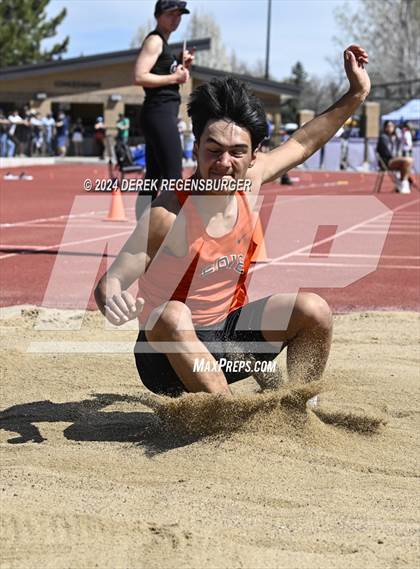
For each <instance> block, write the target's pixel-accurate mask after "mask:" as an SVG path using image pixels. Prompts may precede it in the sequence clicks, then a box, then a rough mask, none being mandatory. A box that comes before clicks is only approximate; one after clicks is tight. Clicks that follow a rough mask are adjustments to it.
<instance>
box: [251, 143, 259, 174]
mask: <svg viewBox="0 0 420 569" xmlns="http://www.w3.org/2000/svg"><path fill="white" fill-rule="evenodd" d="M260 150H261V143H260V144H259V145H258V146H257V148H255V149H254V150H253V151H252V153H251V162H250V163H249V166H248V168H252V167H253V165H254V164H255V161H256V160H257V155H258V152H259V151H260Z"/></svg>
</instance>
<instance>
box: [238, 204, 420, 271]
mask: <svg viewBox="0 0 420 569" xmlns="http://www.w3.org/2000/svg"><path fill="white" fill-rule="evenodd" d="M419 202H420V198H417V199H415V200H412V201H410V202H407V203H405V204H402V205H400V206H398V207H396V208H395V209H394V210H391V211H386V212H384V213H380V214H379V215H376V216H375V217H372V218H371V219H367V220H365V221H362V222H361V223H356V224H355V225H352V226H351V227H348V228H347V229H344V230H343V231H340V232H339V233H336V234H335V235H332V236H331V237H326V238H325V239H321V240H320V241H316V242H315V243H310V244H309V245H305V246H303V247H300V248H299V249H295V251H290V253H285V254H284V255H280V256H279V257H275V258H274V259H271V260H270V261H269V262H268V263H262V264H258V265H254V266H253V267H251V268H250V270H249V272H250V273H252V272H254V271H260V270H261V269H264V268H266V267H267V265H270V264H272V263H276V262H277V261H282V260H283V259H290V257H294V256H295V255H297V254H299V253H304V252H305V251H310V250H311V249H313V248H314V247H316V246H318V245H323V244H324V243H329V242H330V241H334V239H337V238H338V237H341V236H342V235H347V234H348V233H351V232H353V231H355V230H357V229H358V228H359V227H363V226H365V225H366V224H367V223H370V222H371V221H375V220H377V219H383V218H385V217H386V216H390V215H393V213H394V212H396V211H400V210H401V209H404V208H406V207H409V206H412V205H413V204H416V203H419Z"/></svg>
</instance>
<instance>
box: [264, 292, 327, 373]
mask: <svg viewBox="0 0 420 569" xmlns="http://www.w3.org/2000/svg"><path fill="white" fill-rule="evenodd" d="M295 298H296V301H295V302H294V305H293V308H292V303H293V301H294V299H295ZM290 311H291V317H290V320H289V323H288V325H287V329H286V330H281V329H279V327H283V326H282V325H281V322H282V321H284V318H285V315H287V314H288V313H290ZM261 327H262V335H263V336H264V338H265V339H266V340H267V341H268V342H270V343H271V344H273V345H278V346H281V343H283V342H287V370H288V374H289V378H290V380H291V381H303V382H308V381H314V380H317V379H320V377H321V376H322V373H323V371H324V369H325V366H326V363H327V359H328V355H329V352H330V346H331V338H332V314H331V310H330V308H329V306H328V304H327V303H326V302H325V300H323V299H322V298H321V297H320V296H318V295H316V294H313V293H305V292H302V293H298V295H297V296H295V295H288V294H276V295H273V296H272V297H271V298H270V299H269V300H268V301H267V303H266V305H265V308H264V312H263V315H262V320H261ZM279 343H280V344H279Z"/></svg>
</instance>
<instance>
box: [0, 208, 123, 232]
mask: <svg viewBox="0 0 420 569" xmlns="http://www.w3.org/2000/svg"><path fill="white" fill-rule="evenodd" d="M133 210H134V208H127V209H126V211H133ZM104 213H108V210H107V209H101V210H96V211H88V212H85V213H74V214H68V215H56V216H55V217H39V218H37V219H27V220H26V221H16V222H14V223H0V228H4V229H6V228H8V227H25V226H26V225H27V224H28V223H42V222H44V221H59V220H63V221H64V220H66V219H74V220H78V219H80V218H84V217H89V216H92V215H103V214H104Z"/></svg>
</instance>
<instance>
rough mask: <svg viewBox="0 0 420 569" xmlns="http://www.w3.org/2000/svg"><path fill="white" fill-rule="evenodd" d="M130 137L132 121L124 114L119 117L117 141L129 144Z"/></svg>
mask: <svg viewBox="0 0 420 569" xmlns="http://www.w3.org/2000/svg"><path fill="white" fill-rule="evenodd" d="M129 135H130V119H129V118H128V117H126V116H124V115H123V114H122V113H120V114H119V115H118V122H117V140H121V142H122V143H124V144H128V137H129Z"/></svg>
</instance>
